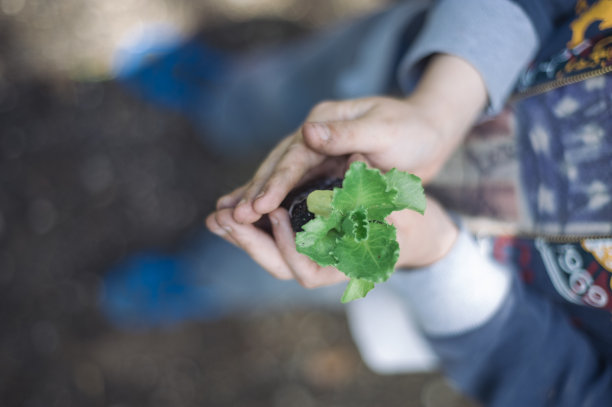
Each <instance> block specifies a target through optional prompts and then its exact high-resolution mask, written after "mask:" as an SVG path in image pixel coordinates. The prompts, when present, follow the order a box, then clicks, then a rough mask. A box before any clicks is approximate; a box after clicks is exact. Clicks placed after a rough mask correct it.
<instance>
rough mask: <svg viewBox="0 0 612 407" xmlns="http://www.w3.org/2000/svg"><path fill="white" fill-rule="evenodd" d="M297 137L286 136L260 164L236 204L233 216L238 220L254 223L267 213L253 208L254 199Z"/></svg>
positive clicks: (260, 193)
mask: <svg viewBox="0 0 612 407" xmlns="http://www.w3.org/2000/svg"><path fill="white" fill-rule="evenodd" d="M295 139H296V136H295V135H294V136H290V137H287V138H285V139H284V140H283V141H282V142H281V143H280V144H279V145H278V146H277V147H275V148H274V150H273V151H272V152H271V153H270V155H268V157H267V158H266V159H265V160H264V162H263V163H262V164H261V165H260V166H259V168H258V169H257V171H256V172H255V175H254V176H253V179H252V180H251V181H250V182H249V183H248V184H247V185H246V186H245V188H244V190H243V194H242V197H241V198H240V200H239V201H238V203H237V204H236V205H235V209H234V212H233V216H234V220H236V222H239V223H254V222H256V221H257V220H258V219H259V218H260V217H261V215H263V214H265V213H267V212H256V211H255V210H254V208H253V200H254V199H257V198H258V197H259V196H261V195H262V192H263V191H262V189H263V187H264V185H265V184H266V182H267V181H268V179H269V178H270V176H271V174H272V173H273V172H274V171H275V169H276V167H277V165H278V162H279V161H280V160H281V159H282V158H283V156H284V155H285V153H286V151H287V150H288V149H290V146H291V145H293V144H295V143H296V142H298V141H299V140H295Z"/></svg>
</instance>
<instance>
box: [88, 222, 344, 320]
mask: <svg viewBox="0 0 612 407" xmlns="http://www.w3.org/2000/svg"><path fill="white" fill-rule="evenodd" d="M343 290H344V285H343V284H338V285H335V286H332V287H325V288H319V289H316V290H305V289H304V288H303V287H301V286H300V285H299V284H298V283H296V282H295V281H281V280H277V279H275V278H274V277H272V276H271V275H269V274H268V273H267V272H265V271H264V270H263V269H262V268H261V267H259V266H258V265H257V264H256V263H255V262H254V261H253V260H252V259H251V258H250V257H249V256H248V255H247V254H246V253H245V252H244V251H242V250H240V249H238V248H237V247H235V246H232V245H231V244H229V243H227V242H225V241H224V240H222V239H220V238H219V237H217V236H215V235H213V234H212V233H210V232H203V233H202V234H201V235H200V236H197V238H196V239H194V240H192V241H191V245H189V247H187V248H185V249H184V250H182V251H181V252H179V253H174V254H164V253H155V252H144V253H139V254H135V255H133V256H132V257H129V258H128V259H127V260H125V261H124V262H122V263H120V264H119V265H117V266H115V267H114V268H112V269H111V270H109V271H108V273H106V274H105V276H104V280H103V285H102V288H101V290H100V297H99V306H100V309H101V311H102V312H103V314H104V315H105V316H106V317H107V318H108V319H109V321H110V322H111V323H112V324H114V325H115V326H117V327H118V328H120V329H125V330H139V329H150V328H156V327H161V328H164V327H171V326H174V325H176V324H179V323H182V322H185V321H209V320H215V319H218V318H222V317H227V316H230V315H242V314H244V313H247V312H256V311H269V310H279V309H282V310H288V309H291V308H293V307H303V306H304V307H309V308H312V307H313V306H316V307H325V308H332V309H340V307H341V303H340V298H341V296H342V292H343Z"/></svg>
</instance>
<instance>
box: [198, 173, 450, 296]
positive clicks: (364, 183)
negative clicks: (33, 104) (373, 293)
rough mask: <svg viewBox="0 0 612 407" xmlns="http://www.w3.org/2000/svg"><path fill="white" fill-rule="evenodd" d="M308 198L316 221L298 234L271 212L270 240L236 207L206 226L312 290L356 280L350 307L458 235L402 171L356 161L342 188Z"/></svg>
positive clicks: (282, 214) (433, 257) (436, 254)
mask: <svg viewBox="0 0 612 407" xmlns="http://www.w3.org/2000/svg"><path fill="white" fill-rule="evenodd" d="M308 200H309V203H308V207H309V210H311V211H313V212H315V214H316V217H315V219H313V220H311V221H310V222H308V223H307V224H305V225H304V230H303V231H302V232H299V233H298V234H297V236H294V233H293V230H292V227H291V224H290V221H289V218H288V215H287V212H286V210H285V209H282V208H281V209H277V210H275V211H273V212H272V213H271V214H270V220H271V224H272V234H271V235H270V234H268V233H267V232H265V231H263V230H261V229H259V228H258V227H256V226H255V225H252V224H240V223H237V222H235V220H234V219H233V217H232V214H231V209H222V210H219V211H217V212H215V213H214V214H212V215H211V216H209V217H208V219H207V225H208V227H209V228H210V230H211V231H213V232H214V233H216V234H218V235H220V236H222V237H224V238H225V239H226V240H227V241H229V242H231V243H233V244H235V245H237V246H239V247H241V248H243V249H244V250H245V251H246V252H247V253H248V254H249V255H250V256H251V257H252V258H253V259H254V260H255V261H257V262H258V263H259V264H260V265H261V266H262V267H263V268H264V269H266V270H267V271H268V272H270V273H271V274H272V275H274V276H276V277H277V278H281V279H290V278H295V279H296V280H297V281H298V282H299V283H300V284H302V285H303V286H304V287H308V288H312V287H318V286H322V285H329V284H334V283H337V282H340V281H344V280H347V279H348V278H350V279H351V280H350V283H349V285H348V286H347V290H346V292H345V295H344V296H343V299H342V300H343V301H344V302H347V301H351V300H353V299H357V298H361V297H363V296H365V295H366V294H367V292H368V291H369V290H371V289H372V288H373V287H374V284H375V283H379V282H383V281H385V280H387V279H388V278H389V276H390V275H391V273H392V272H393V270H394V269H395V268H396V267H403V268H410V267H420V266H425V265H428V264H431V263H433V262H435V261H437V260H438V259H440V258H441V257H442V256H444V254H445V253H446V252H447V251H448V250H449V249H450V247H451V246H452V244H453V243H454V241H455V239H456V236H457V233H458V232H457V229H456V227H455V225H454V224H453V222H452V221H451V220H450V219H449V217H448V216H447V215H446V214H445V212H444V211H443V210H442V208H441V207H440V206H439V205H437V203H436V202H435V201H433V200H428V202H427V203H426V198H425V195H424V194H423V190H422V187H421V183H420V180H419V179H418V178H417V177H415V176H413V175H411V174H408V173H404V172H399V171H397V170H395V169H393V170H391V171H389V172H387V173H386V174H381V173H380V171H378V170H376V169H368V168H366V165H365V163H363V162H355V163H353V164H352V165H351V167H350V169H349V170H348V171H347V173H346V178H345V179H344V181H343V183H342V188H334V190H333V191H330V190H326V191H320V190H318V191H314V192H312V193H311V194H310V195H309V199H308ZM426 205H429V207H428V209H427V211H426V213H425V215H422V213H423V211H424V209H425V206H426ZM387 221H388V222H390V223H391V224H389V223H387ZM298 252H299V253H298ZM332 266H333V267H332ZM338 270H341V271H342V272H340V271H338Z"/></svg>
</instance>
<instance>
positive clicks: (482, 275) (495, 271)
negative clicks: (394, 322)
mask: <svg viewBox="0 0 612 407" xmlns="http://www.w3.org/2000/svg"><path fill="white" fill-rule="evenodd" d="M389 282H391V285H392V287H393V288H394V289H395V290H396V291H397V292H398V293H399V294H400V296H401V297H402V298H404V300H405V301H406V302H407V303H408V305H409V306H410V308H411V310H412V311H413V313H414V315H415V317H416V319H417V321H419V323H420V325H421V327H422V329H423V331H424V332H425V334H427V335H430V336H448V335H457V334H461V333H464V332H467V331H470V330H472V329H475V328H477V327H479V326H481V325H483V324H484V323H486V322H487V321H488V320H489V319H490V318H491V317H493V315H494V314H495V313H496V312H497V311H498V310H499V309H500V307H501V306H502V304H503V303H504V301H505V299H506V298H507V296H508V294H509V292H510V287H511V276H510V272H509V270H507V269H505V268H503V267H502V266H501V265H499V264H498V263H496V262H495V261H494V260H493V259H491V258H489V257H487V256H485V255H483V253H481V249H480V247H479V246H478V245H477V243H476V242H475V241H474V240H473V238H472V236H471V235H469V233H468V232H467V231H466V230H465V229H462V230H461V232H460V234H459V237H458V239H457V241H456V242H455V244H454V245H453V247H452V248H451V251H450V252H449V253H448V254H447V255H446V256H445V257H444V258H443V259H441V260H440V261H438V262H436V263H434V264H433V265H431V266H429V267H426V268H422V269H415V270H398V271H397V272H395V273H393V275H392V276H391V278H390V279H389Z"/></svg>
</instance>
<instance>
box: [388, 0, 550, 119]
mask: <svg viewBox="0 0 612 407" xmlns="http://www.w3.org/2000/svg"><path fill="white" fill-rule="evenodd" d="M538 46H539V43H538V36H537V34H536V31H535V29H534V26H533V24H532V22H531V20H530V16H529V15H527V14H526V13H525V11H524V10H523V9H522V8H521V7H520V6H518V5H517V4H515V3H514V2H512V1H510V0H441V1H439V2H437V3H436V4H435V5H434V6H433V7H432V8H431V10H430V11H429V13H428V16H427V20H426V21H425V24H424V26H423V28H422V30H421V32H420V33H419V35H418V37H417V38H416V39H415V42H414V43H413V44H412V45H411V47H410V48H409V49H408V51H407V53H406V54H405V55H404V57H403V59H402V60H401V62H400V65H399V68H398V71H397V75H398V81H399V83H400V86H401V87H402V89H403V91H404V92H406V93H408V92H410V91H411V90H412V89H411V88H412V86H414V84H415V83H416V82H417V79H418V77H419V76H420V74H421V72H422V66H423V63H424V61H425V60H426V59H427V58H428V57H429V56H431V55H432V54H436V53H446V54H451V55H455V56H458V57H460V58H463V59H464V60H466V61H467V62H469V63H470V64H472V65H473V66H474V67H475V68H476V69H477V70H478V72H480V74H481V75H482V78H483V80H484V82H485V85H486V87H487V91H488V95H489V111H490V112H491V113H495V112H498V111H500V110H501V108H502V107H503V105H504V103H505V101H506V100H507V98H508V96H509V95H510V93H511V91H512V90H513V88H514V85H515V82H516V80H517V78H518V76H519V73H520V71H521V70H522V69H523V68H524V67H525V66H527V64H528V63H529V61H530V60H531V59H532V58H533V56H534V54H535V51H536V50H537V48H538Z"/></svg>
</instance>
